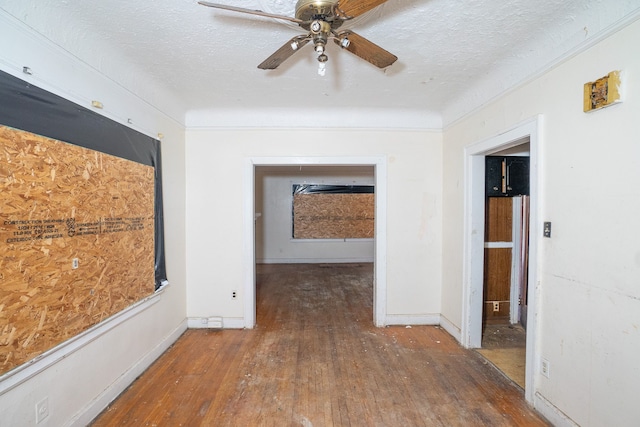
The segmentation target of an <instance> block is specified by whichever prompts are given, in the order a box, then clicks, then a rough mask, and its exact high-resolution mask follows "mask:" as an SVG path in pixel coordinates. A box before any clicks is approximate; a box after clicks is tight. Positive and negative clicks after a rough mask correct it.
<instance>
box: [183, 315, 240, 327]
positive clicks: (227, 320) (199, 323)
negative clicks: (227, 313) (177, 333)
mask: <svg viewBox="0 0 640 427" xmlns="http://www.w3.org/2000/svg"><path fill="white" fill-rule="evenodd" d="M187 327H188V328H189V329H244V328H245V322H244V319H243V318H242V317H189V318H188V319H187Z"/></svg>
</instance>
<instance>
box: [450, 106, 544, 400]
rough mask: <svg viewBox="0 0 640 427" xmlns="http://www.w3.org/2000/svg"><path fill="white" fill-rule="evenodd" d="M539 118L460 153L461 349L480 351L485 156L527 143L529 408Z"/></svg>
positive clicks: (533, 371)
mask: <svg viewBox="0 0 640 427" xmlns="http://www.w3.org/2000/svg"><path fill="white" fill-rule="evenodd" d="M541 130H542V116H540V115H539V116H536V117H534V118H532V119H529V120H527V121H524V122H522V123H520V124H518V125H516V126H514V127H513V128H511V129H509V130H507V131H505V132H502V133H500V134H497V135H495V136H492V137H490V138H487V139H485V140H481V141H478V142H475V143H473V144H471V145H470V146H468V147H466V148H465V149H464V174H465V176H464V183H465V186H464V243H463V245H464V254H463V304H462V327H461V335H462V337H461V338H462V345H463V346H465V347H466V348H479V347H480V346H481V340H482V308H483V301H482V300H483V297H482V295H483V278H484V226H485V156H487V155H490V154H493V153H496V152H498V151H502V150H505V149H508V148H511V147H515V146H517V145H520V144H522V143H525V142H527V140H528V141H529V143H530V152H529V157H530V158H529V162H530V165H529V166H530V169H529V184H530V185H529V189H530V205H529V206H530V212H529V274H528V278H529V288H528V291H527V296H528V312H527V332H526V333H527V337H526V343H527V349H526V367H525V383H526V387H525V399H526V400H527V401H528V402H530V403H532V404H533V397H534V391H535V390H536V388H537V387H536V384H535V379H536V378H537V377H538V375H537V373H538V371H539V369H538V365H539V363H537V361H538V349H537V347H536V336H537V329H538V321H539V319H538V310H537V295H538V293H539V283H538V270H539V269H538V262H537V260H538V248H539V247H540V242H539V241H540V239H541V236H540V233H539V232H538V231H539V227H538V222H539V218H540V217H541V203H540V200H539V189H540V174H539V173H538V172H539V170H540V159H541V156H540V147H541V135H542V132H541Z"/></svg>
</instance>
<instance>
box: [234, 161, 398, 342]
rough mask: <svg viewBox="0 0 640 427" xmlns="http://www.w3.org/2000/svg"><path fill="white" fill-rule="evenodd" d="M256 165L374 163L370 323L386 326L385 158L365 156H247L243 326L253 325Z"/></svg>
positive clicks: (245, 162) (360, 164)
mask: <svg viewBox="0 0 640 427" xmlns="http://www.w3.org/2000/svg"><path fill="white" fill-rule="evenodd" d="M256 166H373V167H374V185H375V236H374V241H375V243H374V251H375V254H374V271H373V323H374V325H375V326H377V327H383V326H385V325H386V317H387V158H386V157H385V156H364V157H247V158H245V159H244V164H243V187H244V188H243V192H242V194H243V207H242V209H243V214H242V217H243V220H242V221H243V233H242V235H243V245H242V250H243V256H242V260H243V271H244V285H243V289H244V301H243V302H244V316H243V321H242V323H243V325H244V327H245V328H247V329H252V328H253V327H254V326H255V324H256V268H255V267H256V256H255V253H256V252H255V242H256V239H255V168H256Z"/></svg>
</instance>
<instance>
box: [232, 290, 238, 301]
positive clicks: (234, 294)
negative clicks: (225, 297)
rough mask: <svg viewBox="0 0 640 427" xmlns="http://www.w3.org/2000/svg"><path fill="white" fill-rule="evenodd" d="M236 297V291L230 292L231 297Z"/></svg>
mask: <svg viewBox="0 0 640 427" xmlns="http://www.w3.org/2000/svg"><path fill="white" fill-rule="evenodd" d="M237 297H238V293H237V292H236V291H233V292H231V299H236V298H237Z"/></svg>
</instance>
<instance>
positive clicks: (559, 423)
mask: <svg viewBox="0 0 640 427" xmlns="http://www.w3.org/2000/svg"><path fill="white" fill-rule="evenodd" d="M533 407H534V408H536V410H537V411H538V412H540V413H541V414H542V416H543V417H545V418H546V419H547V421H549V422H550V423H551V424H552V425H554V426H555V427H579V424H577V423H575V422H574V421H573V420H572V419H571V418H569V416H567V414H565V413H564V412H562V411H561V410H560V409H558V407H556V406H555V405H554V404H553V403H551V402H549V401H548V400H547V399H545V398H544V396H542V395H541V394H540V393H539V392H536V394H535V395H534V396H533Z"/></svg>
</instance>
